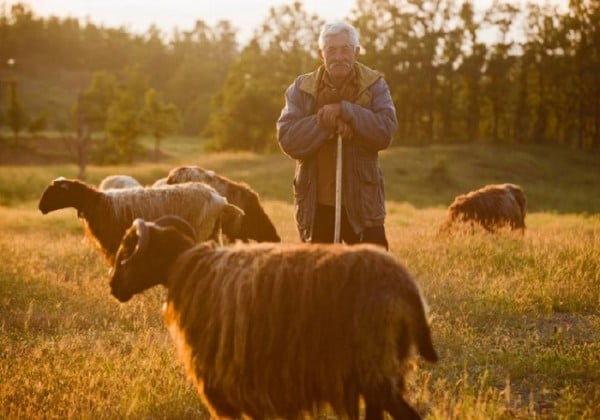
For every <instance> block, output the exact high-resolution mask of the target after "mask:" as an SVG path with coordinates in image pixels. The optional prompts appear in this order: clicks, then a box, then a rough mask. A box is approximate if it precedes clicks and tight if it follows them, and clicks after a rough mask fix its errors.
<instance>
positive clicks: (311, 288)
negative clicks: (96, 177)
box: [110, 216, 437, 419]
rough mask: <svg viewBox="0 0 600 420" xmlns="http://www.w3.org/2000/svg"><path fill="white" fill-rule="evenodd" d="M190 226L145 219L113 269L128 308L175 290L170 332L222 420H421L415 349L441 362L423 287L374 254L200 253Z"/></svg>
mask: <svg viewBox="0 0 600 420" xmlns="http://www.w3.org/2000/svg"><path fill="white" fill-rule="evenodd" d="M185 224H186V222H185V221H183V220H181V219H180V218H177V217H174V216H166V217H164V218H161V219H159V220H157V221H155V222H154V223H152V222H145V221H144V220H141V219H137V220H135V221H134V223H133V226H132V227H131V228H130V229H129V230H128V231H127V232H126V234H125V235H124V237H123V240H122V242H121V246H120V247H119V251H118V253H117V256H116V261H115V263H114V265H113V269H112V270H111V271H112V277H111V281H110V287H111V293H112V295H113V296H115V297H116V298H117V299H118V300H119V301H121V302H126V301H128V300H129V299H131V297H132V296H133V295H135V294H137V293H140V292H142V291H144V290H146V289H148V288H150V287H152V286H154V285H158V284H162V285H163V286H165V287H166V288H167V289H168V293H167V302H166V305H165V312H164V318H165V323H166V324H167V326H168V329H169V331H170V333H171V335H172V337H173V339H174V341H175V343H176V346H177V348H178V350H179V354H180V356H181V358H182V359H183V361H184V363H185V365H186V370H187V373H188V375H189V376H190V377H191V378H192V379H193V380H194V382H195V384H196V386H197V389H198V392H199V394H200V395H201V397H202V398H203V400H204V402H205V403H206V405H207V406H208V408H209V410H211V415H212V417H213V418H215V417H216V416H224V417H232V418H236V417H240V416H241V415H248V416H250V417H252V418H256V419H259V418H285V419H294V418H299V417H300V416H301V415H305V414H316V412H317V411H318V410H319V409H321V408H323V407H325V406H327V407H330V408H331V409H333V411H334V412H335V413H337V414H338V415H340V416H346V417H349V418H353V419H358V415H359V398H360V397H361V396H362V397H363V399H364V401H365V405H366V418H367V419H382V418H383V412H384V411H387V412H388V413H390V414H391V416H392V417H393V418H395V419H400V418H402V419H405V418H415V419H416V418H419V414H418V413H417V412H416V411H415V410H414V409H413V408H412V407H411V406H410V405H409V404H408V403H407V402H406V401H405V400H404V398H403V396H402V394H403V391H404V389H405V375H406V373H407V370H408V367H409V365H412V364H411V363H409V360H410V359H412V354H413V351H414V350H416V352H417V353H418V354H420V355H421V356H422V357H423V358H425V359H426V360H429V361H432V362H434V361H436V360H437V354H436V351H435V350H434V348H433V344H432V341H431V333H430V329H429V325H428V323H427V319H426V314H425V303H424V301H423V299H422V296H421V293H420V291H419V287H418V286H417V284H416V283H415V282H414V281H413V279H412V278H411V277H410V275H409V274H408V272H407V271H406V270H405V268H404V267H403V266H402V265H401V264H399V263H398V262H397V261H396V260H395V259H394V257H393V256H392V255H391V254H389V253H386V252H385V251H383V250H381V249H380V248H378V247H376V246H374V245H367V244H363V245H355V246H347V245H343V244H285V245H282V244H274V243H270V244H256V243H255V244H243V243H237V244H235V245H234V246H232V247H219V246H217V245H216V244H214V243H213V242H205V243H201V244H197V245H195V241H194V239H193V238H192V235H193V230H192V229H191V228H189V227H188V228H185V227H182V226H184V225H185Z"/></svg>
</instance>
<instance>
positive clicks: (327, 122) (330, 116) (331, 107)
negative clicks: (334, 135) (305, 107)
mask: <svg viewBox="0 0 600 420" xmlns="http://www.w3.org/2000/svg"><path fill="white" fill-rule="evenodd" d="M317 118H318V119H319V122H320V123H321V125H323V126H324V127H325V128H327V129H328V130H329V131H336V130H337V122H338V120H339V121H341V120H342V107H341V105H340V104H339V103H337V104H327V105H324V106H323V107H321V109H319V112H317Z"/></svg>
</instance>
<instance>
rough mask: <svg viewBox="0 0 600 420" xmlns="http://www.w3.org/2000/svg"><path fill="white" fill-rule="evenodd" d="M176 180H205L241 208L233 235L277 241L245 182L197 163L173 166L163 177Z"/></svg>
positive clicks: (261, 240) (263, 212)
mask: <svg viewBox="0 0 600 420" xmlns="http://www.w3.org/2000/svg"><path fill="white" fill-rule="evenodd" d="M180 182H205V183H206V184H208V185H210V186H212V187H213V188H214V189H215V190H217V192H218V193H219V194H221V195H222V196H224V197H226V198H227V201H228V202H229V203H231V204H233V205H236V206H238V207H239V208H241V209H242V210H244V217H243V218H242V226H241V228H240V234H239V236H238V237H237V239H241V240H242V241H248V240H249V239H253V240H255V241H257V242H280V241H281V238H280V237H279V235H278V234H277V230H276V229H275V226H274V225H273V222H271V219H269V216H267V214H266V213H265V210H264V209H263V207H262V205H261V203H260V199H259V196H258V193H257V192H256V191H254V190H253V189H252V188H251V187H250V186H249V185H248V184H246V183H241V182H235V181H232V180H230V179H228V178H225V177H223V176H220V175H217V174H216V173H214V172H213V171H209V170H206V169H203V168H200V167H198V166H181V167H178V168H174V169H172V170H171V171H170V172H169V175H168V177H167V183H168V184H178V183H180Z"/></svg>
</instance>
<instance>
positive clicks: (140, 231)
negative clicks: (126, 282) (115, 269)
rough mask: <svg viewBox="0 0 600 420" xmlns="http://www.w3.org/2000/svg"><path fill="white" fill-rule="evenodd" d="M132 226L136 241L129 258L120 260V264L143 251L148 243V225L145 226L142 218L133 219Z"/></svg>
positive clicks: (125, 262)
mask: <svg viewBox="0 0 600 420" xmlns="http://www.w3.org/2000/svg"><path fill="white" fill-rule="evenodd" d="M133 226H134V227H135V233H136V234H137V237H138V242H137V244H136V246H135V249H134V250H133V252H132V253H131V255H130V256H129V258H127V259H125V260H123V261H121V265H125V264H127V263H128V262H129V261H131V259H132V258H133V257H134V256H135V255H137V254H138V253H143V252H144V251H145V250H146V247H147V245H148V237H149V234H148V226H146V222H145V221H144V219H140V218H137V219H135V220H134V221H133Z"/></svg>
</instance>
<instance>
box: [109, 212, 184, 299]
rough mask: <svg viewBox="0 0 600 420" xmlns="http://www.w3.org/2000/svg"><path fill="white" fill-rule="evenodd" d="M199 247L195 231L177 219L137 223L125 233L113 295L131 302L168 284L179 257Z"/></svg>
mask: <svg viewBox="0 0 600 420" xmlns="http://www.w3.org/2000/svg"><path fill="white" fill-rule="evenodd" d="M194 243H195V235H194V230H193V228H192V227H191V226H190V225H189V223H188V222H186V221H185V220H183V219H182V218H180V217H177V216H171V215H169V216H163V217H160V218H159V219H157V220H155V221H154V222H146V221H144V220H143V219H136V220H134V221H133V224H132V225H131V227H130V228H129V229H128V230H127V231H126V232H125V235H124V236H123V239H122V240H121V244H120V246H119V249H118V251H117V254H116V257H115V262H114V265H113V267H112V269H111V280H110V288H111V294H112V295H113V296H114V297H116V298H117V299H118V300H119V301H121V302H127V301H128V300H129V299H131V298H132V297H133V295H135V294H136V293H140V292H142V291H144V290H146V289H149V288H150V287H152V286H155V285H157V284H165V282H166V280H167V274H168V271H169V269H170V267H171V265H172V264H173V262H174V261H175V260H176V259H177V257H178V256H179V255H180V254H181V253H182V252H183V251H185V250H186V249H188V248H190V247H192V246H193V245H194Z"/></svg>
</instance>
